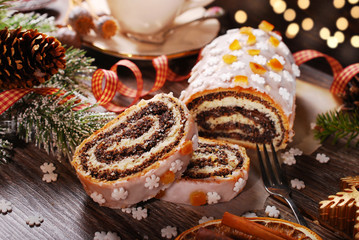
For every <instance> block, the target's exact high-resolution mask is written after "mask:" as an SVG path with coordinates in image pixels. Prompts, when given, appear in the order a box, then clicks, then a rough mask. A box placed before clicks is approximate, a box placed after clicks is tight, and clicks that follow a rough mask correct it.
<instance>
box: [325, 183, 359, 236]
mask: <svg viewBox="0 0 359 240" xmlns="http://www.w3.org/2000/svg"><path fill="white" fill-rule="evenodd" d="M341 187H342V188H341V192H338V193H337V194H336V195H331V196H329V197H328V200H324V201H321V202H320V203H319V214H320V220H321V221H322V222H323V223H325V224H328V225H330V226H332V227H334V228H336V229H338V230H340V231H342V232H344V233H346V234H348V235H349V236H352V237H353V239H359V191H358V189H357V188H358V187H359V176H355V177H345V178H342V179H341ZM343 187H344V188H343Z"/></svg>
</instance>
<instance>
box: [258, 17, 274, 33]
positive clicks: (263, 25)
mask: <svg viewBox="0 0 359 240" xmlns="http://www.w3.org/2000/svg"><path fill="white" fill-rule="evenodd" d="M258 28H259V29H262V30H263V31H265V32H270V31H272V30H273V29H274V25H273V24H271V23H269V22H267V21H266V20H263V21H262V22H261V23H260V24H259V25H258Z"/></svg>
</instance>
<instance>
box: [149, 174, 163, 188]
mask: <svg viewBox="0 0 359 240" xmlns="http://www.w3.org/2000/svg"><path fill="white" fill-rule="evenodd" d="M159 181H160V178H159V177H157V176H156V175H154V174H152V175H151V177H146V183H145V187H146V188H148V189H150V190H151V189H153V188H157V187H158V186H159V185H160V184H159Z"/></svg>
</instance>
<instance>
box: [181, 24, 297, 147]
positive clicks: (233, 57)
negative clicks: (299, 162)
mask: <svg viewBox="0 0 359 240" xmlns="http://www.w3.org/2000/svg"><path fill="white" fill-rule="evenodd" d="M272 30H273V25H271V24H269V23H267V22H265V21H264V22H262V23H261V24H260V26H259V29H253V28H250V27H242V28H241V29H231V30H228V31H227V33H226V34H224V35H222V36H220V37H218V38H216V39H215V40H213V41H212V42H211V43H210V44H209V45H207V46H206V47H205V48H204V49H203V51H202V52H201V59H200V60H199V62H198V63H197V64H196V65H195V66H194V67H193V69H192V73H191V77H190V79H189V80H188V82H189V86H188V87H187V89H185V90H184V91H183V92H182V93H181V96H180V99H181V100H183V101H184V102H185V103H186V105H187V106H188V108H189V110H190V112H191V114H192V115H193V117H194V118H195V120H196V122H197V124H198V128H199V129H198V130H199V135H200V136H203V137H209V138H217V139H224V140H230V141H234V142H236V143H239V144H241V145H244V146H246V147H252V148H254V147H255V144H256V143H270V142H271V141H273V142H274V145H275V146H276V147H277V148H284V147H285V146H286V144H287V142H288V141H291V139H292V136H293V135H294V132H293V130H292V128H293V121H294V114H295V77H297V76H299V74H300V71H299V68H298V66H297V65H296V64H295V63H294V59H293V56H292V55H291V53H290V50H289V49H288V47H287V46H286V45H285V44H284V43H283V42H282V39H281V37H280V36H279V35H278V34H276V33H274V32H273V31H272Z"/></svg>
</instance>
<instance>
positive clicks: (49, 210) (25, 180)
mask: <svg viewBox="0 0 359 240" xmlns="http://www.w3.org/2000/svg"><path fill="white" fill-rule="evenodd" d="M88 54H89V55H90V56H93V57H95V58H96V61H95V64H96V65H97V66H99V67H106V68H109V67H110V66H111V65H112V64H113V63H115V62H116V61H117V60H118V59H117V58H115V57H111V56H106V55H104V54H101V53H99V52H96V51H92V50H90V49H89V50H88ZM195 61H196V56H188V57H184V58H181V59H177V60H172V61H171V62H170V66H171V68H172V69H173V70H174V71H176V72H178V73H182V74H185V73H187V72H188V71H189V70H190V68H191V67H192V66H193V64H194V62H195ZM135 63H136V64H138V65H139V66H140V68H141V70H142V71H143V75H144V78H145V79H144V80H145V87H147V88H149V87H150V86H151V84H153V81H152V79H153V78H154V70H153V69H152V66H151V63H150V62H143V61H135ZM301 71H302V77H301V78H302V79H303V80H305V81H308V82H313V83H316V84H318V85H322V86H325V87H327V88H328V87H329V85H330V82H331V76H329V75H327V74H324V73H323V72H321V71H318V70H316V69H314V68H312V67H308V66H306V65H304V66H302V67H301ZM127 77H128V79H127V80H129V83H130V84H133V81H131V75H130V74H129V75H128V76H127ZM186 84H187V83H186V82H179V83H173V82H172V83H169V82H168V83H166V84H165V86H164V87H163V88H162V89H161V91H163V92H171V91H172V92H174V94H175V95H176V96H178V94H179V92H180V91H181V90H182V89H183V88H184V87H185V86H186ZM149 97H151V96H149ZM118 101H119V102H120V103H122V104H128V100H126V99H119V100H118ZM318 152H320V153H325V154H326V155H327V156H329V157H330V161H329V162H328V163H326V164H321V163H319V162H318V161H316V160H315V155H316V153H318ZM358 158H359V150H358V149H357V148H354V147H349V148H347V147H345V142H343V141H340V142H339V143H338V144H336V145H332V143H331V142H330V141H329V140H328V141H326V142H325V143H324V144H323V145H322V146H321V147H320V148H319V149H317V150H316V151H315V152H313V153H312V154H310V155H303V156H299V157H297V164H295V165H292V166H285V169H286V171H287V175H288V178H289V179H292V178H300V179H301V180H303V181H304V182H305V185H306V188H305V189H303V190H293V194H292V197H293V199H294V201H295V202H296V203H297V205H298V207H299V208H300V209H301V211H302V212H303V214H304V215H305V217H306V219H307V221H308V223H309V227H310V228H311V229H312V230H313V231H315V232H316V233H318V234H319V235H320V236H321V237H322V238H323V239H343V238H344V236H343V235H342V234H340V233H337V232H335V231H332V230H331V229H329V228H327V227H325V226H322V225H320V224H319V222H318V203H319V202H320V201H321V200H325V199H327V197H328V196H329V195H333V194H335V193H336V192H338V191H339V179H340V178H341V177H345V176H353V175H356V174H358V172H359V166H358V164H357V159H358ZM44 162H52V163H54V164H55V166H56V170H55V172H56V173H58V174H59V176H58V180H57V181H56V182H52V183H46V182H44V181H42V176H43V173H42V171H41V169H40V165H42V164H43V163H44ZM252 163H253V166H255V165H256V159H255V158H253V159H252ZM253 171H257V169H256V168H255V167H253V168H252V170H251V173H250V174H252V172H253ZM248 188H249V186H248V185H247V187H246V188H245V189H244V191H246V190H248ZM1 198H4V199H6V200H8V201H10V202H11V203H12V205H13V210H12V212H10V213H8V214H6V215H3V214H0V239H92V238H93V237H94V233H95V232H97V231H106V232H107V231H112V232H117V233H118V235H119V236H120V237H121V239H163V238H162V237H161V229H162V228H164V227H166V226H175V227H177V231H178V233H180V232H182V231H184V230H186V229H188V228H190V227H193V226H195V225H197V224H198V220H199V219H201V218H202V217H203V216H207V217H208V216H213V217H215V218H221V216H222V214H223V213H224V212H225V211H229V212H231V213H233V214H237V215H241V214H242V213H243V212H242V211H241V210H240V209H242V208H241V207H240V206H242V205H245V204H247V203H246V201H243V200H242V199H240V197H237V198H235V199H233V200H232V201H230V202H227V203H221V204H215V205H210V206H200V207H193V206H187V205H178V204H172V203H168V202H164V201H160V200H156V199H153V200H149V201H147V202H144V203H140V204H139V205H138V206H142V207H145V208H147V209H148V217H147V218H145V219H142V220H136V219H134V218H133V217H132V216H131V215H130V214H127V213H124V212H122V211H121V210H113V209H109V208H106V207H100V206H99V205H98V204H97V203H95V202H94V201H92V199H91V198H90V197H88V196H87V195H86V193H85V191H84V190H83V188H82V185H81V184H80V182H79V180H78V179H77V177H76V174H75V171H74V169H73V168H72V167H71V165H70V164H69V162H68V160H67V159H60V160H58V159H56V157H54V156H51V155H48V154H46V152H45V151H44V150H41V149H39V148H37V147H35V146H34V145H33V144H25V143H24V142H22V141H17V142H16V145H15V153H14V157H13V159H12V161H11V162H9V163H8V164H5V165H0V199H1ZM266 205H275V206H276V207H277V208H278V209H279V210H280V212H281V218H282V219H285V220H289V221H293V222H295V218H294V216H293V214H292V212H291V210H290V209H289V208H288V206H287V205H286V204H284V203H283V202H282V201H279V200H278V199H275V198H272V197H268V198H267V199H265V203H264V205H263V207H262V208H259V209H252V210H253V211H254V212H256V213H257V215H258V216H265V213H264V207H265V206H266ZM35 213H40V214H41V215H42V216H43V217H44V222H43V223H42V224H41V226H39V227H32V228H31V227H29V226H28V225H27V224H26V222H25V219H26V218H27V217H28V216H31V215H33V214H35Z"/></svg>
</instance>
